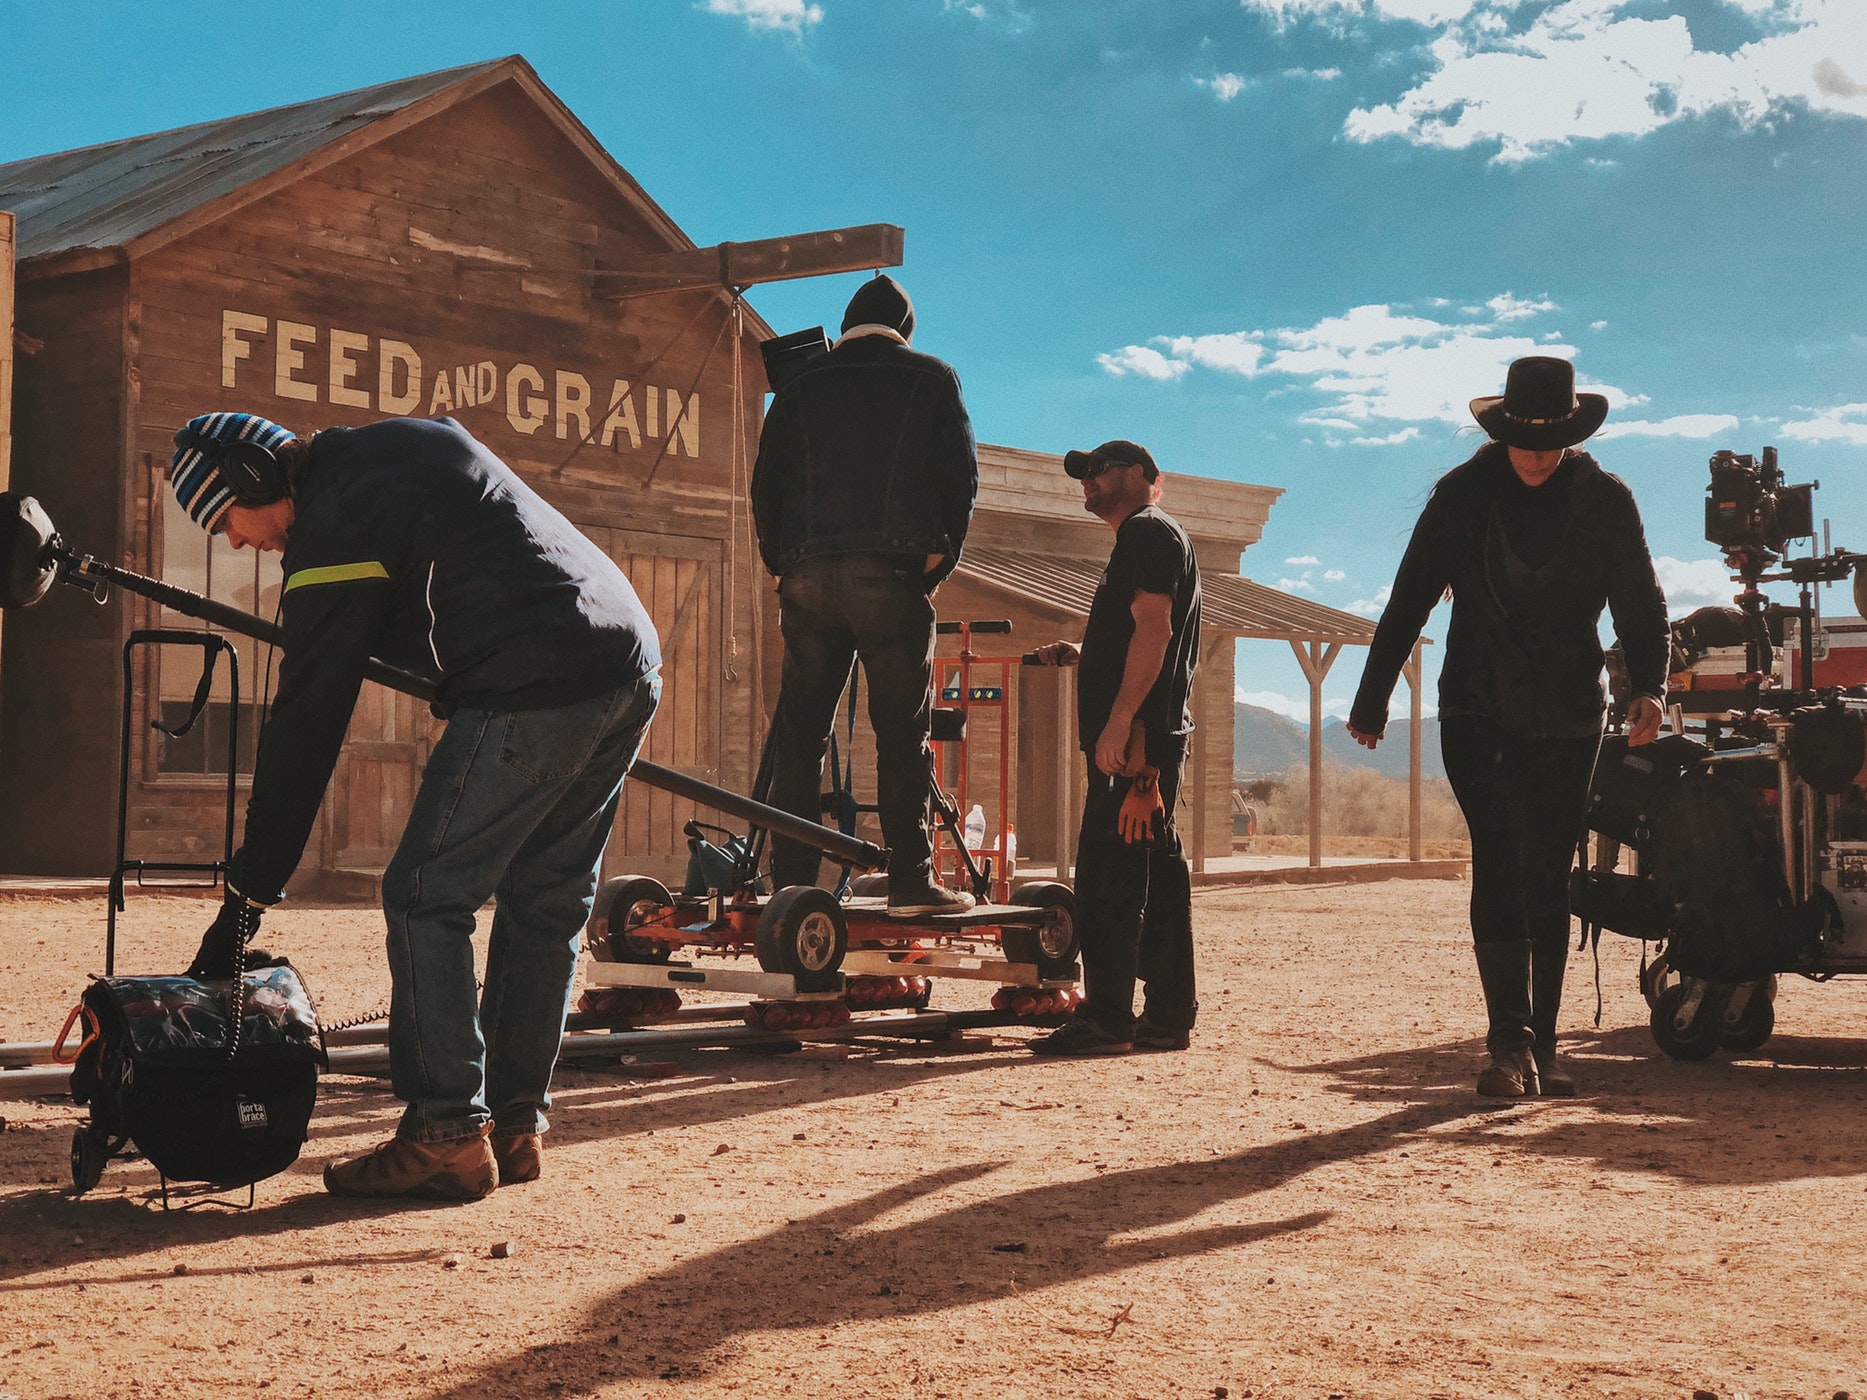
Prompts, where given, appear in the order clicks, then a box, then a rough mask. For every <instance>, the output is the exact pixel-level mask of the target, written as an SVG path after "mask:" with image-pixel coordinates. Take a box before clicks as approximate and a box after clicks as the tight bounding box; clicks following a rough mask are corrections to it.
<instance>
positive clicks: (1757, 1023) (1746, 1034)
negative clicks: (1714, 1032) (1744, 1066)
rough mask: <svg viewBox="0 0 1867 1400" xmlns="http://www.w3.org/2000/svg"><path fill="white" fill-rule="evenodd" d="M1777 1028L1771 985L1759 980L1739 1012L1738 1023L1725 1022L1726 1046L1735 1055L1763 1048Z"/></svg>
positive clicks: (1746, 1053)
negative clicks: (1771, 997)
mask: <svg viewBox="0 0 1867 1400" xmlns="http://www.w3.org/2000/svg"><path fill="white" fill-rule="evenodd" d="M1775 1030H1776V1006H1775V1004H1774V1003H1773V1002H1772V1001H1771V1000H1770V986H1769V983H1768V981H1764V982H1759V983H1758V984H1757V985H1756V986H1755V987H1752V988H1751V990H1750V1000H1749V1001H1747V1002H1745V1003H1744V1009H1743V1010H1742V1011H1741V1012H1739V1013H1738V1017H1737V1024H1736V1025H1731V1024H1729V1023H1726V1024H1725V1027H1724V1048H1725V1049H1727V1050H1729V1051H1730V1052H1731V1053H1732V1054H1734V1055H1748V1054H1750V1053H1751V1051H1753V1050H1761V1049H1762V1048H1763V1043H1764V1041H1766V1040H1768V1039H1769V1038H1770V1035H1771V1033H1772V1032H1774V1031H1775Z"/></svg>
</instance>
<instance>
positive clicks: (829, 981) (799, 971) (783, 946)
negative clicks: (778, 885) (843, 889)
mask: <svg viewBox="0 0 1867 1400" xmlns="http://www.w3.org/2000/svg"><path fill="white" fill-rule="evenodd" d="M848 948H849V927H848V925H847V924H845V923H844V922H843V906H842V905H840V904H838V903H837V902H836V896H835V895H833V894H831V893H830V892H829V891H828V890H824V889H819V888H817V886H815V885H789V886H787V887H785V888H784V889H781V890H779V891H778V893H777V894H775V895H773V896H772V897H771V898H770V899H769V900H767V901H766V902H765V907H764V908H763V909H762V910H760V911H759V916H758V965H759V966H760V967H762V968H764V969H765V971H767V972H788V973H790V974H791V976H793V977H795V978H796V979H797V989H798V991H800V992H827V991H831V990H833V989H834V988H835V986H836V977H837V969H838V968H840V967H841V966H842V965H843V954H844V953H845V952H846V951H847V950H848Z"/></svg>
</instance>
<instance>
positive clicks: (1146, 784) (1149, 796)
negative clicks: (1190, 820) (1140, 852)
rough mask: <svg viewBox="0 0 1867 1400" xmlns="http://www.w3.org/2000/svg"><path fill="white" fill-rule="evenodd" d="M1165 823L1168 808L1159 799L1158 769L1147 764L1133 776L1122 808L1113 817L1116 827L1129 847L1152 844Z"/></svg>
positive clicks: (1163, 832)
mask: <svg viewBox="0 0 1867 1400" xmlns="http://www.w3.org/2000/svg"><path fill="white" fill-rule="evenodd" d="M1166 826H1167V808H1166V806H1165V805H1164V804H1163V803H1162V802H1161V800H1160V769H1158V768H1156V767H1154V766H1153V765H1152V764H1149V765H1147V766H1145V767H1143V768H1142V769H1141V771H1140V772H1139V773H1136V774H1135V776H1134V781H1133V782H1132V783H1130V784H1129V786H1128V795H1127V796H1126V797H1124V798H1122V801H1121V811H1120V812H1119V813H1117V814H1116V817H1115V829H1116V830H1117V831H1118V832H1120V833H1121V839H1122V840H1123V841H1124V842H1126V843H1127V844H1128V845H1130V846H1134V845H1144V846H1145V845H1151V844H1152V843H1153V842H1155V841H1158V840H1160V838H1161V837H1162V836H1163V835H1164V834H1165V832H1166Z"/></svg>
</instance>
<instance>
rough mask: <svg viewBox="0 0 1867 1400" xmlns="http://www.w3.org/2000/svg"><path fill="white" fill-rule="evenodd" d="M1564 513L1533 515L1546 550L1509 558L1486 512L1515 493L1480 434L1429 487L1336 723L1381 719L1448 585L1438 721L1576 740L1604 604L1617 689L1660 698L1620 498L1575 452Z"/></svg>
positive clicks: (1645, 588)
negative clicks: (1463, 457)
mask: <svg viewBox="0 0 1867 1400" xmlns="http://www.w3.org/2000/svg"><path fill="white" fill-rule="evenodd" d="M1559 470H1565V471H1572V473H1573V475H1572V476H1571V477H1569V478H1568V479H1567V480H1566V481H1565V482H1564V483H1563V484H1564V486H1565V487H1566V491H1565V493H1564V494H1565V495H1566V501H1565V503H1564V504H1565V509H1564V514H1565V518H1564V519H1562V520H1560V521H1555V522H1541V523H1542V524H1543V525H1544V526H1545V527H1546V529H1545V534H1546V538H1547V540H1548V543H1549V550H1548V557H1547V559H1546V560H1543V561H1541V563H1540V564H1539V566H1538V567H1536V568H1530V567H1528V566H1526V565H1525V564H1524V563H1523V562H1522V561H1521V560H1518V559H1516V558H1515V557H1514V555H1513V552H1512V550H1511V549H1510V546H1509V542H1508V539H1507V538H1506V534H1505V531H1504V530H1503V528H1502V527H1501V525H1500V515H1501V512H1502V507H1503V505H1504V498H1505V496H1506V494H1507V493H1509V492H1511V491H1514V490H1518V489H1520V488H1521V480H1520V478H1518V477H1517V476H1516V473H1515V471H1514V470H1513V468H1512V467H1511V464H1510V457H1509V453H1508V450H1507V449H1506V448H1505V447H1504V446H1503V445H1502V444H1501V443H1496V442H1491V443H1487V444H1485V446H1483V447H1481V448H1479V450H1478V451H1477V453H1476V454H1475V455H1474V456H1473V457H1472V459H1471V460H1470V461H1468V462H1466V463H1464V464H1463V465H1462V466H1458V467H1455V468H1453V470H1452V471H1450V472H1448V473H1447V474H1446V475H1445V476H1443V477H1441V478H1440V480H1439V483H1438V484H1437V485H1436V486H1435V487H1434V488H1433V493H1432V495H1431V497H1430V498H1428V500H1427V502H1426V508H1425V509H1424V510H1423V511H1421V513H1420V519H1419V522H1418V524H1417V525H1415V527H1414V530H1413V538H1412V539H1411V540H1410V541H1409V542H1408V545H1407V552H1406V555H1405V556H1404V557H1403V558H1402V559H1401V562H1400V571H1399V573H1398V574H1397V575H1396V576H1395V578H1394V588H1393V593H1392V596H1391V597H1390V598H1389V600H1388V603H1387V607H1386V609H1385V610H1384V611H1383V612H1382V614H1381V621H1380V624H1379V625H1378V626H1377V627H1376V629H1375V634H1374V641H1373V644H1372V645H1371V646H1370V648H1369V651H1368V662H1367V666H1366V668H1365V669H1364V670H1363V671H1362V676H1361V686H1360V688H1359V690H1358V691H1357V692H1356V695H1355V704H1354V708H1353V709H1352V710H1351V711H1350V712H1349V723H1350V724H1352V725H1353V726H1354V727H1355V728H1356V729H1357V730H1359V731H1361V732H1362V733H1364V734H1379V733H1380V732H1381V731H1382V730H1384V729H1385V728H1386V727H1387V705H1388V699H1389V697H1390V696H1391V695H1392V693H1393V689H1394V682H1395V680H1396V679H1397V678H1398V677H1399V675H1400V669H1401V667H1402V666H1404V665H1405V664H1406V660H1407V656H1408V654H1409V653H1410V652H1411V651H1412V650H1413V644H1414V642H1415V641H1416V640H1417V639H1418V638H1419V635H1420V631H1421V629H1422V628H1423V627H1424V626H1425V625H1426V619H1427V616H1428V614H1430V613H1431V612H1432V610H1433V606H1434V604H1436V603H1437V602H1438V601H1439V600H1440V598H1441V597H1442V596H1443V595H1444V594H1445V592H1446V591H1447V590H1448V589H1450V590H1451V593H1452V623H1451V626H1450V627H1449V628H1448V629H1447V634H1446V654H1445V662H1444V665H1443V666H1442V668H1441V670H1440V675H1439V712H1440V714H1441V716H1442V717H1448V718H1450V717H1453V716H1459V715H1477V716H1482V717H1485V718H1488V719H1491V720H1493V721H1495V722H1496V723H1498V724H1499V725H1501V726H1503V727H1504V728H1505V729H1508V730H1510V731H1512V732H1515V733H1519V734H1525V735H1531V736H1538V737H1549V738H1557V737H1583V736H1586V735H1588V734H1593V733H1597V732H1599V730H1600V728H1601V718H1602V709H1603V704H1604V700H1605V696H1604V692H1603V686H1602V667H1603V655H1602V649H1601V641H1600V637H1599V633H1598V628H1599V625H1600V620H1601V612H1602V609H1603V608H1604V607H1606V608H1607V609H1608V610H1609V611H1610V613H1611V615H1612V617H1613V620H1614V630H1615V633H1616V635H1617V636H1618V637H1619V638H1620V642H1621V646H1622V650H1623V651H1624V653H1625V655H1626V661H1627V674H1628V682H1629V691H1630V694H1634V695H1651V696H1655V697H1658V696H1661V695H1663V694H1664V693H1665V686H1666V664H1667V658H1668V654H1669V651H1670V644H1671V637H1670V633H1669V631H1668V628H1667V620H1666V599H1665V596H1664V595H1663V594H1662V593H1661V591H1660V586H1659V582H1658V580H1657V579H1656V578H1655V577H1654V573H1653V560H1652V557H1651V555H1650V554H1649V553H1648V551H1647V542H1646V534H1645V531H1644V530H1643V529H1642V527H1641V523H1640V512H1639V509H1638V507H1636V506H1635V504H1634V497H1633V493H1632V492H1631V491H1629V490H1628V489H1627V486H1626V484H1625V483H1624V482H1622V481H1621V479H1620V478H1619V477H1617V476H1614V475H1612V474H1610V473H1608V472H1605V471H1603V470H1602V469H1601V466H1600V464H1599V463H1597V462H1596V461H1595V459H1594V458H1593V457H1591V456H1589V455H1588V454H1587V453H1585V452H1577V453H1574V454H1573V455H1572V458H1571V460H1570V461H1569V462H1568V463H1565V464H1564V466H1563V467H1562V468H1560V469H1559Z"/></svg>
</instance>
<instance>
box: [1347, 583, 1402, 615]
mask: <svg viewBox="0 0 1867 1400" xmlns="http://www.w3.org/2000/svg"><path fill="white" fill-rule="evenodd" d="M1393 596H1394V585H1393V584H1391V583H1384V584H1382V585H1381V587H1380V591H1379V592H1377V593H1376V594H1375V595H1374V596H1373V597H1372V598H1357V599H1356V600H1355V601H1354V602H1352V603H1350V604H1349V605H1348V611H1350V612H1352V613H1359V614H1361V616H1363V617H1379V616H1380V615H1381V614H1382V613H1383V612H1384V611H1385V610H1386V608H1387V600H1388V599H1389V598H1391V597H1393Z"/></svg>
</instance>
